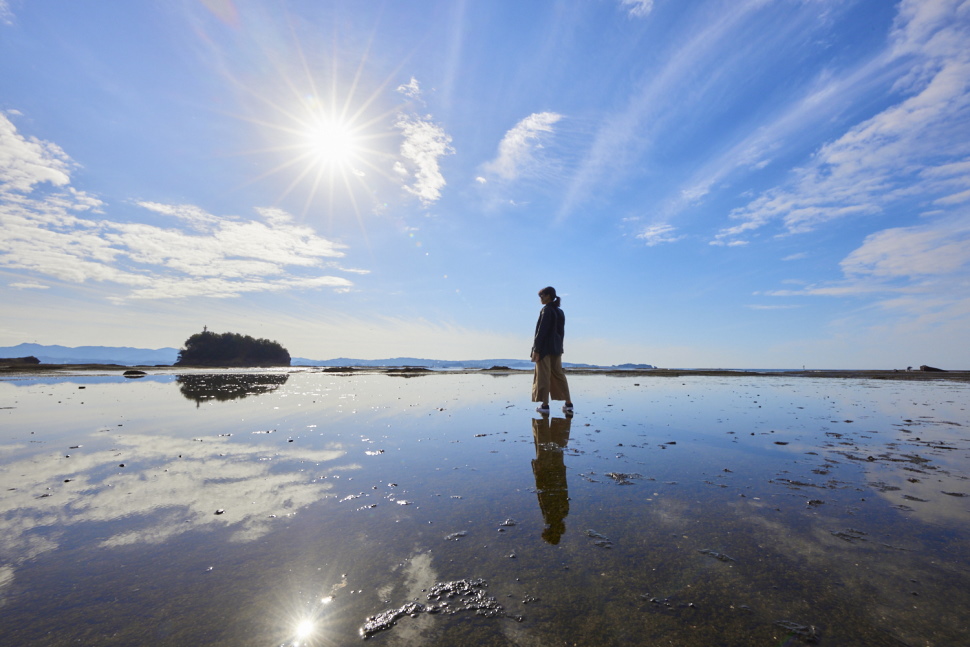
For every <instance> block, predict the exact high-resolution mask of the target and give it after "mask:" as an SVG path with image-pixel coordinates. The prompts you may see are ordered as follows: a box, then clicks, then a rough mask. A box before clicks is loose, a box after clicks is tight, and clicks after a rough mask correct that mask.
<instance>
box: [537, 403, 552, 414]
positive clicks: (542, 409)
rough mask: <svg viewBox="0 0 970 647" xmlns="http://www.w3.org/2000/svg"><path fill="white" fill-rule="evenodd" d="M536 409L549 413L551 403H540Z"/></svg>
mask: <svg viewBox="0 0 970 647" xmlns="http://www.w3.org/2000/svg"><path fill="white" fill-rule="evenodd" d="M536 411H538V412H539V413H549V405H548V404H546V405H541V404H540V405H539V406H538V407H536Z"/></svg>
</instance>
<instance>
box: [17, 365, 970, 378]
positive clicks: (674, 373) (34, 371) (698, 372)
mask: <svg viewBox="0 0 970 647" xmlns="http://www.w3.org/2000/svg"><path fill="white" fill-rule="evenodd" d="M126 371H142V372H143V373H144V374H146V375H149V374H173V373H180V372H192V373H197V372H200V371H215V372H219V373H232V372H239V373H252V372H266V371H272V372H286V373H333V374H344V375H349V374H354V375H357V374H365V375H373V374H385V375H406V376H409V377H412V376H417V375H474V374H485V375H514V374H530V373H532V371H531V370H529V369H518V368H508V367H504V366H495V367H492V368H484V369H479V368H476V369H448V370H436V369H429V368H425V367H408V366H398V367H386V366H326V367H324V366H276V367H240V366H167V365H166V366H158V365H156V366H146V365H132V366H126V365H122V364H11V365H6V366H0V378H2V377H8V376H9V377H17V376H22V377H32V376H41V375H44V376H47V375H70V374H74V373H76V374H82V375H83V374H90V373H102V374H119V375H123V374H124V373H125V372H126ZM565 371H566V374H567V375H605V376H610V377H638V378H649V377H659V378H670V377H688V376H705V377H785V378H790V377H798V378H804V377H814V378H829V379H833V378H834V379H839V378H841V379H870V380H903V381H933V380H941V381H947V382H970V371H918V370H917V371H903V370H867V369H845V370H812V369H804V370H741V369H665V368H656V369H611V368H603V369H594V368H566V369H565ZM131 377H140V376H131Z"/></svg>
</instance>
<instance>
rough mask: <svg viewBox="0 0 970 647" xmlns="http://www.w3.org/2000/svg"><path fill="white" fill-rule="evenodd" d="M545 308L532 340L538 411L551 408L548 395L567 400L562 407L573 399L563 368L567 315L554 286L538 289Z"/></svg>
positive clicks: (565, 408)
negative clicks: (563, 345)
mask: <svg viewBox="0 0 970 647" xmlns="http://www.w3.org/2000/svg"><path fill="white" fill-rule="evenodd" d="M539 300H540V301H541V302H542V310H541V311H539V321H537V322H536V332H535V338H534V340H533V342H532V361H533V362H535V365H536V368H535V374H534V375H533V378H532V401H533V402H538V403H540V404H539V406H538V407H536V411H538V412H539V413H548V412H549V399H550V397H551V399H553V400H565V401H566V403H565V404H564V405H563V407H562V410H563V411H572V410H573V402H572V400H570V398H569V383H568V382H567V381H566V373H565V372H563V370H562V352H563V350H562V341H563V336H564V334H565V329H566V315H565V314H564V313H563V311H562V310H561V309H560V308H559V306H560V304H561V303H562V299H560V298H559V297H557V296H556V289H555V288H554V287H551V286H550V287H545V288H542V289H541V290H539Z"/></svg>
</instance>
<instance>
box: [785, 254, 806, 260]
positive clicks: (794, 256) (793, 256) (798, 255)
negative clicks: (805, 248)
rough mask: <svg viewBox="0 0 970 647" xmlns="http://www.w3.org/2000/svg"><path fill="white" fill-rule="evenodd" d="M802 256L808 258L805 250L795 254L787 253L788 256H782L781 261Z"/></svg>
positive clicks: (801, 257) (799, 258) (797, 258)
mask: <svg viewBox="0 0 970 647" xmlns="http://www.w3.org/2000/svg"><path fill="white" fill-rule="evenodd" d="M803 258H808V254H807V253H806V252H798V253H797V254H789V255H788V256H786V257H785V258H783V259H781V260H783V261H800V260H802V259H803Z"/></svg>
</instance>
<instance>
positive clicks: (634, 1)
mask: <svg viewBox="0 0 970 647" xmlns="http://www.w3.org/2000/svg"><path fill="white" fill-rule="evenodd" d="M620 6H621V7H623V8H624V9H627V8H629V9H628V13H629V14H630V16H631V17H633V18H646V17H647V16H649V15H650V12H651V11H653V0H620Z"/></svg>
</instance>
